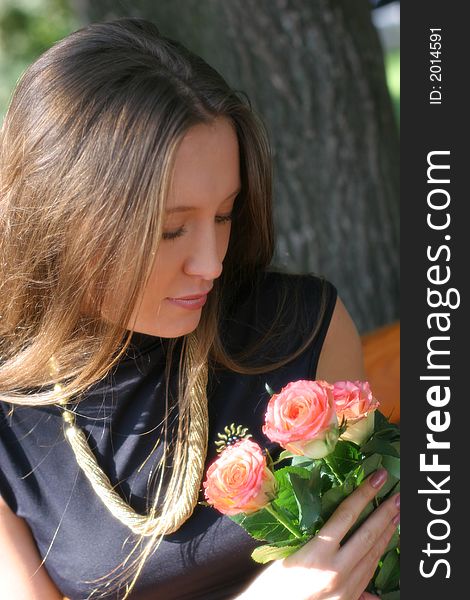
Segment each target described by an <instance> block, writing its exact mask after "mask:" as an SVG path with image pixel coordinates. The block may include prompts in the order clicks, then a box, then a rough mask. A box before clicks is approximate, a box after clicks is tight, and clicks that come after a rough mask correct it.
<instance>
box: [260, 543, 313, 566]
mask: <svg viewBox="0 0 470 600" xmlns="http://www.w3.org/2000/svg"><path fill="white" fill-rule="evenodd" d="M304 543H305V542H302V543H300V544H292V545H289V546H259V547H258V548H255V549H254V550H253V552H252V553H251V558H252V559H253V560H254V561H256V562H257V563H261V564H265V563H267V562H270V561H271V560H279V559H281V558H286V557H287V556H290V555H291V554H294V552H296V551H297V550H298V549H299V548H301V547H302V546H303V545H304Z"/></svg>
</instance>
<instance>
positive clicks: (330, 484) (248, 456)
mask: <svg viewBox="0 0 470 600" xmlns="http://www.w3.org/2000/svg"><path fill="white" fill-rule="evenodd" d="M266 389H267V391H268V393H269V394H270V396H271V399H270V401H269V403H268V407H267V411H266V416H265V424H264V426H263V433H264V434H265V435H266V436H267V437H268V438H269V439H270V440H271V441H272V442H275V443H277V444H279V445H280V446H281V447H282V448H284V450H283V451H282V452H281V453H280V454H279V457H278V458H277V460H276V461H273V459H272V458H271V456H270V454H269V452H268V451H267V450H266V449H262V448H261V447H260V446H259V445H258V444H257V443H255V442H254V441H252V440H251V439H250V437H251V435H250V434H249V433H248V432H247V429H246V428H243V427H242V426H241V425H239V426H237V427H236V426H235V425H234V424H232V425H231V426H230V427H226V428H225V435H224V434H218V435H219V438H220V439H219V441H218V442H216V444H217V445H218V446H219V448H218V452H219V453H220V456H219V458H218V459H217V460H216V461H215V462H214V463H213V464H212V465H211V466H210V467H209V469H208V471H207V477H206V480H205V481H204V483H203V487H204V493H205V497H206V500H207V503H208V504H209V505H211V506H213V507H214V508H216V509H217V510H219V511H220V512H221V513H223V514H225V515H228V516H229V517H230V518H231V519H232V520H233V521H235V522H236V523H238V524H239V525H241V526H242V527H243V528H244V529H246V531H248V533H249V534H250V535H251V536H252V537H254V538H255V539H257V540H260V541H263V542H265V544H263V545H261V546H259V547H258V548H256V549H255V550H254V552H253V553H252V558H253V559H254V560H255V561H257V562H261V563H266V562H269V561H271V560H274V559H280V558H285V557H286V556H289V554H292V553H293V552H295V551H296V550H298V549H299V548H300V547H302V546H303V545H304V544H306V543H307V542H308V541H309V540H310V539H311V538H312V537H313V536H314V535H316V533H317V532H318V531H319V530H320V528H321V527H322V525H323V524H324V523H325V521H326V520H327V519H328V518H329V517H330V515H331V514H332V513H333V512H334V510H335V509H336V508H337V506H338V505H339V504H340V502H341V501H342V500H343V499H344V498H345V497H346V496H347V495H348V494H350V493H351V492H352V491H353V490H354V489H355V488H356V487H357V486H358V485H359V484H360V483H361V482H362V481H363V479H364V478H365V477H367V476H368V475H369V474H370V473H372V472H373V471H375V470H376V469H378V468H379V467H384V468H385V469H386V470H387V471H388V474H389V476H388V479H387V482H386V483H385V484H384V485H383V486H382V488H381V489H380V490H379V492H378V493H377V495H376V497H375V498H374V501H373V502H370V503H369V505H368V506H367V507H366V508H365V510H364V511H363V513H362V514H361V516H360V517H359V519H358V521H357V522H356V524H355V526H354V527H353V528H352V529H351V530H350V532H349V533H348V537H349V536H350V535H351V534H352V533H353V532H354V530H355V529H356V528H357V527H358V526H359V525H360V524H361V522H362V521H364V519H365V518H366V517H367V516H368V515H369V514H370V513H371V512H372V511H373V510H374V508H375V507H377V506H378V505H379V504H380V503H381V502H382V501H384V500H385V499H386V498H388V497H389V496H391V495H393V494H395V493H396V492H398V491H399V487H400V433H399V428H398V427H397V426H396V425H394V424H392V423H390V422H389V421H388V419H387V418H386V417H385V416H384V415H382V414H381V413H380V412H379V411H378V410H377V407H378V405H379V403H378V402H377V400H376V399H375V398H374V397H373V395H372V392H371V390H370V387H369V384H368V383H367V382H363V381H339V382H336V383H334V384H330V383H328V382H326V381H309V380H299V381H293V382H291V383H289V384H288V385H286V386H285V387H284V388H283V389H282V390H281V391H280V392H279V393H277V394H276V393H274V392H273V390H272V389H271V388H269V386H267V385H266ZM399 554H400V549H399V529H398V530H397V531H396V532H395V534H394V536H393V538H392V539H391V541H390V543H389V545H388V547H387V549H386V550H385V552H384V555H383V556H382V558H381V560H380V562H379V565H378V567H377V569H376V572H375V574H374V576H373V578H372V580H371V582H370V584H369V586H368V588H367V589H368V591H370V592H372V593H375V594H380V595H381V597H382V599H383V600H397V599H399V597H400V592H399Z"/></svg>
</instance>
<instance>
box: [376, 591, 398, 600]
mask: <svg viewBox="0 0 470 600" xmlns="http://www.w3.org/2000/svg"><path fill="white" fill-rule="evenodd" d="M380 598H381V600H400V590H396V591H394V592H387V593H386V594H381V596H380Z"/></svg>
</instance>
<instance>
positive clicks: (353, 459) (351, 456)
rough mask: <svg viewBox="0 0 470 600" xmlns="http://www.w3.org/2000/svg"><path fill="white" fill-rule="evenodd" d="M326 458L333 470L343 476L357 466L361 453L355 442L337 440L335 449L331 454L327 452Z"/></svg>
mask: <svg viewBox="0 0 470 600" xmlns="http://www.w3.org/2000/svg"><path fill="white" fill-rule="evenodd" d="M327 458H328V463H329V464H330V465H331V466H332V467H333V469H334V470H335V472H336V473H338V474H339V475H340V476H341V477H342V478H344V477H346V475H347V474H348V473H349V472H350V471H351V470H352V469H354V468H355V467H357V464H358V462H359V461H360V460H361V458H362V455H361V451H360V450H359V446H357V445H356V444H353V443H352V442H345V441H343V440H339V441H338V442H337V444H336V446H335V449H334V450H333V452H331V454H328V456H327Z"/></svg>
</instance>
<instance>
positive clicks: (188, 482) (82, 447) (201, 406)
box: [54, 334, 209, 536]
mask: <svg viewBox="0 0 470 600" xmlns="http://www.w3.org/2000/svg"><path fill="white" fill-rule="evenodd" d="M187 344H188V360H189V361H190V364H192V365H194V364H195V360H196V356H197V339H196V336H195V335H194V334H190V335H189V336H188V337H187ZM207 376H208V369H207V361H205V362H204V363H203V364H202V365H201V366H200V368H198V375H197V378H196V381H195V385H194V386H193V387H192V388H191V391H190V399H191V401H190V404H189V422H190V427H189V432H188V438H187V459H186V465H185V469H184V472H183V474H182V475H183V476H182V481H183V482H184V485H183V486H182V489H181V493H180V494H178V497H177V499H176V501H175V502H173V503H172V504H171V509H170V510H169V512H168V513H166V514H165V515H162V516H159V517H151V516H149V515H141V514H139V513H137V512H136V511H135V510H134V509H133V508H132V507H131V506H130V505H129V504H128V503H127V502H126V501H125V500H123V499H122V498H121V496H120V495H119V494H118V493H117V492H116V491H115V490H114V489H113V486H112V484H111V481H110V480H109V478H108V476H107V475H106V473H105V472H104V471H103V470H102V469H101V467H100V466H99V465H98V462H97V460H96V457H95V455H94V454H93V452H92V450H91V448H90V446H89V444H88V441H87V438H86V436H85V434H84V433H83V431H82V430H81V429H80V428H79V427H78V426H77V424H76V421H75V415H74V413H73V411H71V410H69V409H66V408H65V406H66V402H61V405H62V406H63V410H62V417H63V420H64V422H65V435H66V438H67V440H68V442H69V444H70V446H71V448H72V450H73V453H74V455H75V459H76V461H77V463H78V465H79V467H80V468H81V470H82V471H83V473H84V474H85V476H86V477H87V479H88V480H89V482H90V484H91V486H92V488H93V490H94V491H95V492H96V494H97V495H98V497H99V498H100V500H101V501H102V502H103V504H104V505H105V506H106V508H107V509H108V510H109V511H110V512H111V513H112V514H113V515H114V516H115V517H116V518H117V519H119V520H120V521H121V522H122V523H123V524H124V525H126V526H127V527H128V528H129V529H131V530H132V531H133V532H134V533H136V534H140V535H144V536H148V535H152V534H154V533H158V534H161V535H164V534H168V533H172V532H174V531H176V530H177V529H179V527H181V525H182V524H183V523H184V522H185V521H186V520H187V519H189V517H190V516H191V514H192V513H193V511H194V508H195V507H196V504H197V501H198V496H199V490H200V487H201V481H202V477H203V475H204V465H205V461H206V455H207V442H208V426H209V415H208V409H207V391H206V388H207ZM61 389H62V387H61V386H60V385H59V384H56V385H55V386H54V390H55V391H57V392H60V391H61ZM179 485H180V486H181V484H179ZM169 487H170V488H172V481H171V480H170V483H169Z"/></svg>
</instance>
